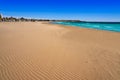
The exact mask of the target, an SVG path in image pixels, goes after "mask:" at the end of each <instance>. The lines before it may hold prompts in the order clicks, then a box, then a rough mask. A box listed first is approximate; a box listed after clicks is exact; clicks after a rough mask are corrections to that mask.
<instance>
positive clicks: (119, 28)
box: [54, 22, 120, 32]
mask: <svg viewBox="0 0 120 80" xmlns="http://www.w3.org/2000/svg"><path fill="white" fill-rule="evenodd" d="M54 23H55V24H62V25H68V26H76V27H82V28H91V29H98V30H107V31H115V32H120V22H54Z"/></svg>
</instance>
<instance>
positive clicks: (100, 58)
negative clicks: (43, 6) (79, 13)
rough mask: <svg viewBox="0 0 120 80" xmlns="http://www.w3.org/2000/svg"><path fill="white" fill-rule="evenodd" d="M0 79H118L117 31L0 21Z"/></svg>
mask: <svg viewBox="0 0 120 80" xmlns="http://www.w3.org/2000/svg"><path fill="white" fill-rule="evenodd" d="M0 80H120V33H117V32H110V31H102V30H94V29H84V28H77V27H68V26H62V25H55V24H48V23H44V22H1V23H0Z"/></svg>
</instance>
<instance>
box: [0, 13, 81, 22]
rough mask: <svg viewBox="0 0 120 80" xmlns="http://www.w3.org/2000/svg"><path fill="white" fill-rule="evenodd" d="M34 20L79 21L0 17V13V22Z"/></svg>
mask: <svg viewBox="0 0 120 80" xmlns="http://www.w3.org/2000/svg"><path fill="white" fill-rule="evenodd" d="M24 21H25V22H29V21H31V22H35V21H68V22H70V21H72V22H79V21H80V20H49V19H28V18H24V17H21V18H15V17H2V15H1V14H0V22H24Z"/></svg>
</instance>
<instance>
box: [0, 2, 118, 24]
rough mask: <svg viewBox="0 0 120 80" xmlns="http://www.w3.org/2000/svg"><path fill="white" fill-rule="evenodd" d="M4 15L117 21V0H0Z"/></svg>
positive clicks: (0, 11)
mask: <svg viewBox="0 0 120 80" xmlns="http://www.w3.org/2000/svg"><path fill="white" fill-rule="evenodd" d="M0 13H2V14H3V15H4V16H14V17H26V18H45V19H79V20H85V21H119V22H120V1H119V0H0Z"/></svg>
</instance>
